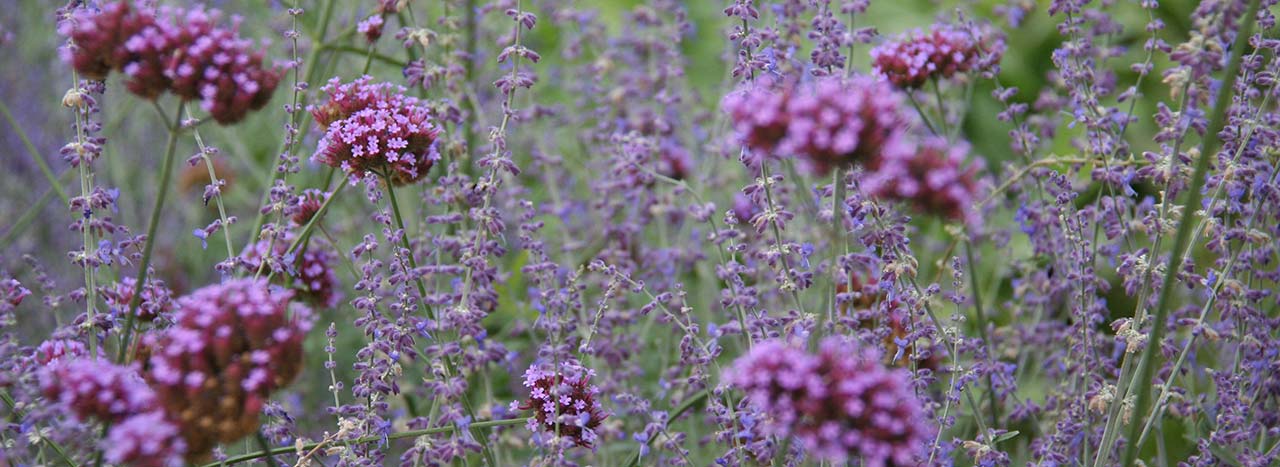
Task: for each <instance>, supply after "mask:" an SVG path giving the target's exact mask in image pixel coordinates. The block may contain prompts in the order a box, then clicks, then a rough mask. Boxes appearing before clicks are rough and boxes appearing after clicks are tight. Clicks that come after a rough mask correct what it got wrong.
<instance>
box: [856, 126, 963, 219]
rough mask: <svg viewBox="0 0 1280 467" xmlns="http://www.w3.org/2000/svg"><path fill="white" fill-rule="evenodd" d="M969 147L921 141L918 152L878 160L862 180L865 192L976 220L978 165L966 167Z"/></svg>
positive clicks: (938, 140)
mask: <svg viewBox="0 0 1280 467" xmlns="http://www.w3.org/2000/svg"><path fill="white" fill-rule="evenodd" d="M968 150H969V147H968V145H967V144H964V143H948V142H947V141H946V140H945V139H943V138H941V137H928V138H925V139H923V140H921V141H920V143H919V144H918V145H917V146H916V150H915V151H910V152H902V153H895V154H892V155H889V156H887V157H884V158H882V159H880V160H879V161H877V164H875V165H874V166H873V167H871V168H870V169H871V170H870V171H869V172H868V173H867V174H866V176H865V177H863V178H862V184H861V186H862V189H863V191H865V192H866V193H867V194H869V195H871V196H875V197H878V198H882V199H889V200H900V201H905V202H908V203H910V204H911V205H912V207H914V208H915V209H916V210H917V211H919V212H924V213H931V214H935V215H938V216H942V217H946V218H949V219H952V220H964V221H974V220H975V219H974V216H975V215H976V211H975V210H974V209H971V208H972V207H973V206H974V205H975V203H977V202H978V199H977V193H978V183H977V174H978V168H979V167H978V166H977V165H969V166H967V167H966V166H965V155H966V154H967V153H968Z"/></svg>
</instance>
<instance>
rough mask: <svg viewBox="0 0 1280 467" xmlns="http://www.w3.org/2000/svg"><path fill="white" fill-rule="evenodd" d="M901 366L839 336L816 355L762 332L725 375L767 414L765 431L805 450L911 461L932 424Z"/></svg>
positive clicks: (832, 456) (868, 460)
mask: <svg viewBox="0 0 1280 467" xmlns="http://www.w3.org/2000/svg"><path fill="white" fill-rule="evenodd" d="M909 380H910V378H909V374H908V373H907V372H906V371H905V370H898V369H891V368H886V367H885V366H884V364H883V363H881V357H880V353H879V352H878V351H876V350H874V349H870V348H859V346H858V345H856V344H855V343H853V342H852V341H850V340H848V339H847V338H843V337H828V338H826V339H824V340H823V341H822V343H821V344H820V346H819V349H818V353H817V354H816V355H814V354H809V353H807V352H805V351H804V350H801V349H799V348H796V347H794V346H792V345H791V344H788V343H786V342H782V341H779V340H769V341H764V342H760V343H758V344H756V346H755V347H753V348H752V349H751V351H750V352H749V353H747V354H746V355H744V356H742V357H740V358H739V359H738V360H737V361H736V362H735V363H734V366H733V368H732V370H731V372H730V373H729V374H728V375H726V379H725V381H726V382H728V383H729V384H731V385H733V386H735V387H737V388H739V389H741V390H742V391H743V392H745V393H746V395H747V400H748V401H749V402H751V403H752V404H753V405H754V406H755V407H756V408H758V409H759V410H760V411H761V412H762V413H764V414H765V415H767V416H768V417H769V423H768V427H769V429H770V430H771V433H772V434H773V435H775V436H779V437H794V438H795V439H796V440H797V441H799V442H800V444H801V446H802V447H803V448H804V449H805V450H806V451H807V452H809V453H810V454H812V455H814V456H816V457H819V458H823V459H827V460H831V461H834V462H836V463H842V462H844V461H846V460H848V459H850V458H860V459H862V460H863V462H864V465H868V466H875V467H884V466H894V465H913V464H916V463H918V462H919V461H920V458H919V456H920V454H921V452H922V450H923V448H924V447H925V446H926V443H928V441H929V440H930V439H932V434H933V429H932V427H931V423H930V422H929V420H928V418H927V417H926V416H925V415H924V411H923V410H921V409H922V408H921V404H920V402H919V401H918V400H917V398H916V395H915V393H914V391H913V389H912V387H911V385H910V383H909Z"/></svg>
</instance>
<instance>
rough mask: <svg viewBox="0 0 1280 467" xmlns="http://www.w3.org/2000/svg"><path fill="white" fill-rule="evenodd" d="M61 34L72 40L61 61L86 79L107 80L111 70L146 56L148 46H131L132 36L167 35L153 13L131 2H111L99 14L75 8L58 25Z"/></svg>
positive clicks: (137, 44) (152, 36)
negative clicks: (138, 7) (136, 6)
mask: <svg viewBox="0 0 1280 467" xmlns="http://www.w3.org/2000/svg"><path fill="white" fill-rule="evenodd" d="M144 31H150V32H146V33H144ZM58 32H59V33H61V34H62V35H63V36H66V37H67V38H69V39H71V44H70V46H69V47H68V48H66V49H64V50H63V52H62V58H63V59H64V60H65V61H67V63H70V64H71V67H72V68H74V69H75V70H76V71H77V72H79V73H80V74H82V75H84V77H85V78H88V79H94V80H102V79H106V77H107V74H108V73H110V72H111V71H112V70H116V71H119V70H122V69H124V67H125V66H126V65H128V64H130V63H134V62H136V61H138V60H139V59H140V58H141V57H140V55H141V54H147V52H148V51H149V50H148V47H149V44H144V43H134V44H133V45H132V46H129V45H128V43H129V42H130V40H131V39H132V38H133V37H135V36H137V35H140V34H141V35H143V37H144V38H145V39H151V38H154V37H156V34H157V33H161V34H159V36H160V37H163V36H164V34H163V24H162V23H160V22H158V21H156V17H155V15H154V14H152V13H151V12H150V11H145V10H139V9H137V8H135V7H134V6H133V4H132V2H128V1H119V2H114V3H108V4H106V5H103V6H102V8H101V9H100V10H97V11H94V10H90V9H87V8H80V9H76V10H75V11H73V12H72V13H71V14H70V15H69V16H68V17H67V18H65V19H64V20H63V21H62V22H61V23H60V24H59V25H58ZM143 42H146V41H145V40H144V41H143ZM147 58H156V57H153V56H151V55H147ZM151 97H154V96H151Z"/></svg>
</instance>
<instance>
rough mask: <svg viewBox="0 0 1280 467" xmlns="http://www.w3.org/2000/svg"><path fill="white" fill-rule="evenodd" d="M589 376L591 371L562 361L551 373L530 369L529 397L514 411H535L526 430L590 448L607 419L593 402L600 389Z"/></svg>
mask: <svg viewBox="0 0 1280 467" xmlns="http://www.w3.org/2000/svg"><path fill="white" fill-rule="evenodd" d="M592 376H595V371H594V370H590V369H587V368H583V367H581V366H579V365H577V364H575V363H570V362H561V363H560V368H558V369H556V370H552V371H548V370H543V369H540V368H538V367H536V366H535V367H529V369H528V370H525V372H524V387H526V388H529V398H528V399H527V400H525V401H524V403H522V404H520V405H519V406H517V407H515V408H518V409H519V410H532V411H533V412H534V414H533V416H532V418H530V419H529V430H531V431H534V432H537V431H539V430H541V431H545V432H547V433H550V434H552V435H557V434H558V435H559V436H560V437H561V438H564V439H567V440H569V441H571V442H573V443H574V444H576V445H578V446H582V447H591V446H592V445H593V444H594V443H595V441H596V430H597V429H598V428H599V427H600V423H601V422H603V421H604V419H605V417H607V415H606V414H605V413H604V409H603V408H602V407H601V406H600V401H598V400H597V399H596V396H597V395H598V394H599V393H600V388H598V387H596V386H595V385H593V384H591V377H592ZM512 405H515V404H512Z"/></svg>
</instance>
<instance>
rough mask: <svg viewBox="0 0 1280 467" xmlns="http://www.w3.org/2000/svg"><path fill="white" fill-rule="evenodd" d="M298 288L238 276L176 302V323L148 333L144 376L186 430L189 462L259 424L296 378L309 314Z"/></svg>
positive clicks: (160, 401)
mask: <svg viewBox="0 0 1280 467" xmlns="http://www.w3.org/2000/svg"><path fill="white" fill-rule="evenodd" d="M292 295H293V293H292V292H289V291H275V290H271V289H270V288H269V287H268V286H267V284H266V283H265V282H263V281H260V280H253V279H235V280H231V281H228V282H225V283H222V284H217V285H211V286H207V287H204V288H201V289H199V290H197V291H195V292H193V293H192V294H191V295H188V296H185V297H182V298H180V299H179V300H178V311H177V313H176V315H175V317H174V321H175V325H174V327H171V328H168V329H166V330H164V331H162V332H159V333H156V334H152V335H149V336H147V338H146V339H145V340H144V341H143V342H142V349H141V350H140V353H141V354H142V357H145V361H146V362H147V364H148V365H147V367H146V369H145V375H146V379H147V381H148V382H149V383H151V385H152V387H153V388H154V389H155V392H156V394H157V396H158V399H159V403H160V405H161V406H162V407H163V408H164V409H165V411H166V412H167V413H168V414H170V417H171V419H172V420H173V421H174V422H175V423H177V425H178V426H179V427H180V429H181V432H182V437H183V439H184V440H185V442H186V444H187V447H188V448H189V452H188V453H187V459H188V460H192V459H202V458H204V457H205V456H206V455H207V454H208V453H209V451H210V450H211V449H212V448H213V447H214V446H215V445H216V444H218V443H221V442H231V441H234V440H237V439H240V438H241V437H243V436H245V435H247V434H249V433H252V432H254V431H255V430H257V428H258V415H259V413H260V412H261V410H262V407H263V405H264V404H265V403H266V401H267V398H268V397H269V396H270V394H271V392H273V391H275V390H277V389H279V388H282V387H284V386H285V385H287V384H288V383H289V382H290V381H292V380H293V378H294V377H295V376H297V374H298V372H299V370H300V369H301V365H302V340H303V338H304V337H305V335H306V333H307V331H308V330H309V329H310V328H311V322H310V320H309V319H308V315H309V311H307V310H306V308H305V307H292V308H293V309H294V310H295V312H294V313H293V314H292V315H293V316H290V313H289V310H290V308H291V307H290V306H289V302H290V299H291V298H292Z"/></svg>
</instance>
